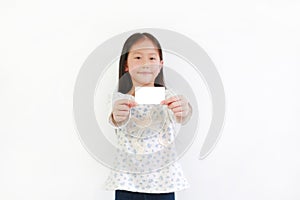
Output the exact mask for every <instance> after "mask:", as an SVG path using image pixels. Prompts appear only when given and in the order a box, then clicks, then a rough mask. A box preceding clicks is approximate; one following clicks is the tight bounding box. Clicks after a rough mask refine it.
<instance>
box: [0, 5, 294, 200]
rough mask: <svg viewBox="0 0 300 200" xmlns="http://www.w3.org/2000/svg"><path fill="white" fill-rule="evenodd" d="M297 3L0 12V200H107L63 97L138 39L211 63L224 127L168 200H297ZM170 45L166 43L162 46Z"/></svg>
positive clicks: (193, 154) (191, 160) (189, 161)
mask: <svg viewBox="0 0 300 200" xmlns="http://www.w3.org/2000/svg"><path fill="white" fill-rule="evenodd" d="M299 10H300V3H299V1H296V0H285V1H283V0H275V1H271V0H269V1H268V0H259V1H258V0H254V1H253V0H252V1H238V0H228V1H221V0H210V1H189V0H187V1H180V2H177V1H167V0H166V1H156V0H152V1H136V0H133V1H114V0H111V1H96V0H94V1H91V0H86V1H76V0H72V1H71V0H59V1H58V0H52V1H39V0H27V1H11V0H9V1H8V0H1V1H0V22H1V31H0V36H1V37H0V55H1V56H0V58H1V59H0V95H1V96H0V120H1V125H0V133H1V135H0V136H1V137H0V162H1V163H0V199H7V200H17V199H23V200H41V199H43V200H52V199H55V200H82V199H84V200H104V199H105V200H106V199H107V200H109V199H111V200H112V199H113V192H112V191H104V190H103V189H102V187H103V183H104V180H105V178H106V177H107V174H108V169H107V168H106V167H104V166H102V165H101V164H100V163H98V162H97V161H96V160H95V159H93V157H92V156H91V155H90V154H89V153H88V152H87V151H86V150H85V148H84V147H83V146H82V144H81V142H80V139H79V137H78V135H77V133H76V128H75V124H74V120H73V110H72V109H73V108H72V106H73V104H72V103H73V102H72V101H73V99H72V98H73V89H74V84H75V80H76V77H77V74H78V73H79V70H80V68H81V65H82V64H83V62H84V61H85V59H86V58H87V57H88V55H89V54H90V53H91V52H92V51H93V50H94V49H95V48H97V47H98V46H99V45H101V43H102V42H104V41H106V40H107V39H109V38H111V37H113V36H115V35H117V34H120V33H122V32H125V31H129V30H133V29H138V28H164V29H169V30H173V31H176V32H179V33H182V34H184V35H185V36H187V37H189V38H191V39H192V40H194V41H195V42H197V43H198V44H199V45H200V46H201V47H202V48H203V49H204V50H205V51H206V52H207V54H208V55H209V56H210V58H211V59H212V60H213V62H214V63H215V65H216V67H217V69H218V71H219V73H220V76H221V78H222V80H223V84H224V87H225V94H226V101H227V102H226V105H227V108H226V121H225V125H224V128H223V131H222V137H221V139H220V141H219V142H218V144H217V146H216V148H215V149H214V151H213V152H212V153H211V154H210V155H209V156H208V157H207V158H206V159H204V160H198V155H199V150H200V146H199V144H201V138H203V136H199V137H198V138H197V139H196V140H195V142H194V144H193V145H192V146H191V148H190V149H189V151H188V152H187V153H186V154H185V155H184V157H182V158H181V159H180V163H181V164H182V166H183V170H184V171H185V174H186V176H187V178H188V180H189V182H190V184H191V187H190V188H189V189H187V190H184V191H181V192H178V193H176V197H177V199H178V200H187V199H205V200H219V199H222V200H240V199H243V200H253V199H255V200H265V199H272V200H281V199H284V200H297V199H300V191H299V185H300V170H299V169H300V156H299V152H300V145H299V141H300V135H299V134H300V128H299V119H300V104H299V102H300V94H299V91H300V86H299V85H300V80H299V75H300V69H299V67H300V57H299V53H300V39H299V35H300V20H299V19H300V14H299ZM174 42H176V41H174Z"/></svg>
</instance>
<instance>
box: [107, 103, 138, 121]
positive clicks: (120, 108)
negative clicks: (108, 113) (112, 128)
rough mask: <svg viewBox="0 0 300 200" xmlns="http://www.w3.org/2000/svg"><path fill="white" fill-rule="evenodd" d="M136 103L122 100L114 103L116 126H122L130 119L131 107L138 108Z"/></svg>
mask: <svg viewBox="0 0 300 200" xmlns="http://www.w3.org/2000/svg"><path fill="white" fill-rule="evenodd" d="M136 105H137V103H136V102H135V101H131V100H128V99H120V100H117V101H116V102H115V103H114V106H113V111H112V119H113V121H114V123H116V125H119V124H122V123H123V122H125V121H126V120H127V119H128V116H129V110H130V108H131V107H134V106H136Z"/></svg>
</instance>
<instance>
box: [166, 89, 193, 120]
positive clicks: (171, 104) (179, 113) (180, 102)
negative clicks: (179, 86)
mask: <svg viewBox="0 0 300 200" xmlns="http://www.w3.org/2000/svg"><path fill="white" fill-rule="evenodd" d="M160 104H161V105H167V106H168V108H169V109H171V110H172V111H173V113H174V115H175V117H176V118H177V119H178V120H179V121H182V119H183V118H185V117H186V116H188V115H189V113H190V111H191V108H190V106H189V102H188V100H187V99H186V98H185V97H184V96H183V95H177V96H173V97H170V98H168V99H166V100H164V101H162V102H161V103H160Z"/></svg>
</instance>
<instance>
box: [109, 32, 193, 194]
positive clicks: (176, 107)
mask: <svg viewBox="0 0 300 200" xmlns="http://www.w3.org/2000/svg"><path fill="white" fill-rule="evenodd" d="M118 86H119V87H118V92H115V93H114V95H113V101H112V105H113V109H112V112H111V114H110V116H109V123H110V125H111V126H112V127H113V128H114V129H115V131H116V136H117V139H118V153H119V154H118V158H117V159H116V166H115V170H112V171H111V174H110V176H109V177H108V179H107V181H106V184H105V185H106V188H107V189H112V190H115V200H135V199H136V200H154V199H155V200H174V199H175V194H174V193H175V192H176V191H180V190H183V189H186V188H188V187H189V184H188V182H187V180H186V178H185V177H184V175H183V172H182V169H181V166H180V164H179V163H177V162H175V159H176V152H175V150H176V149H175V146H174V139H175V132H176V128H175V126H174V125H176V124H178V123H179V124H181V125H184V124H185V123H187V122H188V121H189V119H190V117H191V114H192V108H191V106H190V104H189V102H188V100H187V99H186V98H185V97H184V96H183V95H173V93H172V92H171V90H169V89H167V88H166V86H165V83H164V75H163V55H162V49H161V46H160V44H159V42H158V40H157V39H156V38H155V37H154V36H153V35H151V34H149V33H135V34H133V35H131V36H130V37H129V38H128V39H127V40H126V42H125V44H124V46H123V50H122V55H121V57H120V62H119V85H118ZM136 87H165V88H166V93H165V97H166V98H165V100H164V101H162V102H161V104H160V105H156V104H149V105H147V104H140V105H138V104H137V103H136V102H135V101H134V96H135V88H136Z"/></svg>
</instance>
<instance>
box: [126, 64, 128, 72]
mask: <svg viewBox="0 0 300 200" xmlns="http://www.w3.org/2000/svg"><path fill="white" fill-rule="evenodd" d="M125 72H128V67H127V64H125Z"/></svg>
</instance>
